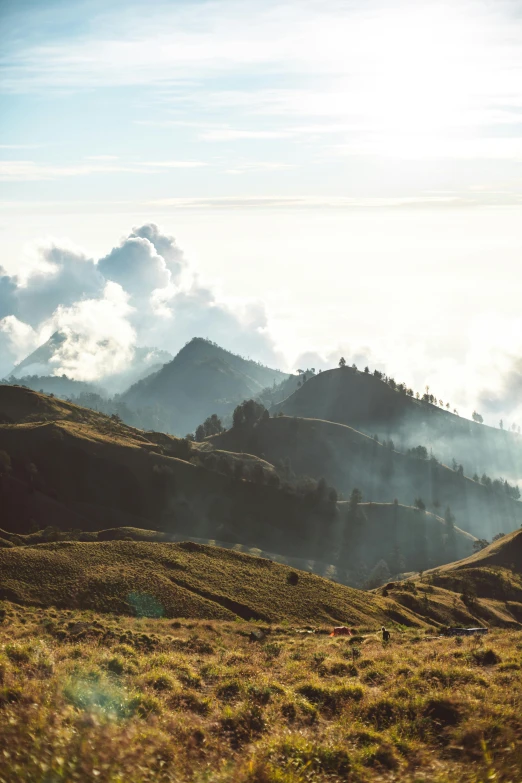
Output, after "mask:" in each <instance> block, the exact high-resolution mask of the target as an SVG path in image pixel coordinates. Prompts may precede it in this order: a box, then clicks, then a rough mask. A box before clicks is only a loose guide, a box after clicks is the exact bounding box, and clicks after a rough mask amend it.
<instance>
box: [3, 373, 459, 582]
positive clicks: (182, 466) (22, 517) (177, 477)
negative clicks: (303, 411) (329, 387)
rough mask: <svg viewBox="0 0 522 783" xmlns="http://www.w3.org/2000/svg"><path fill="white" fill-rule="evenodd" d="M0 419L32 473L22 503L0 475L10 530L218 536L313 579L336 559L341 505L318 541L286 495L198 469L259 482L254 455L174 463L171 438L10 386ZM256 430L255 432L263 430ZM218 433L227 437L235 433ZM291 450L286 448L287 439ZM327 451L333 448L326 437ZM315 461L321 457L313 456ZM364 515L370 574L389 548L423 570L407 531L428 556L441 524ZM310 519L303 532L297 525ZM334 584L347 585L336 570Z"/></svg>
mask: <svg viewBox="0 0 522 783" xmlns="http://www.w3.org/2000/svg"><path fill="white" fill-rule="evenodd" d="M0 416H3V418H4V420H9V421H18V422H20V423H18V424H7V425H3V426H0V450H1V449H4V450H6V451H7V452H8V453H9V454H10V455H11V457H12V459H13V461H14V463H16V462H17V461H18V462H19V463H24V464H25V463H28V462H30V463H32V464H34V465H35V466H36V468H37V473H36V477H35V478H34V480H32V485H31V487H30V491H27V488H26V492H25V494H23V492H22V490H23V487H22V485H21V484H20V482H18V484H17V482H16V481H15V480H14V479H9V478H6V477H5V476H4V478H3V479H2V482H3V484H4V485H6V486H7V484H9V493H8V494H7V495H6V493H5V492H4V501H3V502H4V514H5V516H4V520H3V522H2V526H3V527H4V528H5V529H9V530H11V532H16V533H27V532H29V530H30V528H31V525H32V523H33V522H36V523H37V524H39V525H40V527H46V526H47V525H55V526H57V527H60V528H62V529H68V528H70V527H76V528H78V529H82V530H100V529H104V528H109V527H116V526H118V527H122V526H130V527H136V528H153V529H159V528H161V529H162V530H164V531H165V532H167V533H169V534H170V535H177V536H179V535H190V536H191V537H195V538H200V539H218V540H222V541H229V542H231V543H234V544H235V543H238V544H243V545H245V546H247V547H258V548H260V549H264V550H266V551H269V552H277V553H279V554H281V555H283V556H285V557H292V558H301V559H302V558H305V559H313V560H314V561H320V563H321V565H320V566H319V569H320V573H324V572H325V571H324V569H323V567H322V565H323V564H324V563H326V564H328V563H334V562H335V558H336V557H337V554H336V552H337V553H338V551H339V546H340V545H341V543H342V536H343V532H342V526H343V524H344V518H345V516H346V510H345V507H344V506H343V504H342V503H340V504H339V505H338V512H337V515H336V518H335V519H332V520H331V521H330V522H329V532H328V534H326V528H325V525H324V522H323V520H321V519H320V518H319V517H317V520H316V519H315V517H314V516H313V514H314V513H315V512H314V511H313V509H310V508H308V507H304V506H303V504H302V501H300V499H298V498H297V497H296V496H295V495H292V494H291V493H288V492H286V491H284V490H281V489H279V488H277V487H273V486H267V485H266V484H257V483H254V482H252V481H243V480H234V479H232V478H231V477H230V475H223V474H222V473H221V472H219V464H218V465H217V470H218V472H216V470H215V469H214V470H211V469H206V468H205V464H206V462H207V460H208V459H209V458H210V457H211V456H212V457H213V459H214V462H216V461H217V462H218V463H219V459H220V458H221V456H226V457H227V459H228V460H229V462H230V465H229V468H230V466H232V468H230V471H229V473H230V472H233V462H234V460H240V461H241V462H242V464H243V465H244V466H245V468H246V469H248V468H249V466H252V465H255V464H258V465H260V466H262V467H263V470H264V472H265V476H268V475H269V474H270V473H271V472H273V468H272V466H271V464H270V463H268V462H266V461H265V460H262V459H260V458H259V457H256V456H252V455H251V454H236V453H230V452H223V451H222V450H219V449H218V450H217V451H215V452H214V453H213V454H210V453H209V452H208V449H209V448H211V444H210V443H208V442H207V443H204V444H201V445H199V444H195V445H193V446H192V453H193V455H196V457H197V459H196V462H195V463H194V461H193V462H192V463H191V462H187V461H186V459H179V458H178V457H177V456H176V455H181V454H182V445H183V444H182V442H181V441H180V440H179V439H176V438H173V437H171V436H168V435H165V434H161V433H149V432H147V433H145V432H142V431H139V430H136V429H133V428H131V427H127V426H125V425H121V424H117V423H114V422H111V421H110V419H108V418H107V417H105V416H103V415H101V414H98V413H96V412H94V411H90V410H86V409H84V408H80V407H78V406H76V405H73V404H71V403H66V402H63V401H60V400H56V399H52V398H49V397H46V396H44V395H39V394H37V393H34V392H31V391H29V390H25V389H20V388H15V387H9V386H4V387H0ZM292 421H293V420H289V419H281V420H279V419H278V420H269V421H268V422H267V423H266V429H267V431H269V432H270V431H272V430H273V429H274V428H281V427H287V428H290V429H291V430H292V431H293V429H294V426H293V424H292V423H291V422H292ZM304 424H305V425H306V424H307V423H306V422H305V423H304ZM319 424H321V423H319ZM325 424H326V423H325ZM299 425H300V429H299V432H301V423H299ZM314 426H315V425H314ZM326 426H329V427H331V428H333V429H334V430H338V429H340V430H342V431H343V432H344V431H347V432H348V433H353V435H354V437H355V438H363V440H364V441H365V442H366V441H368V443H369V444H370V446H371V448H373V447H374V446H373V441H370V440H369V439H364V436H360V435H359V433H355V431H353V430H350V429H349V428H346V427H337V426H336V425H326ZM321 427H322V425H321ZM259 431H260V432H264V431H265V427H264V426H263V428H260V430H259ZM305 431H306V430H305ZM226 435H227V438H230V437H231V436H232V435H233V433H227V434H226ZM294 440H295V439H294ZM289 442H293V441H292V439H291V438H289ZM296 442H297V443H299V442H300V441H299V440H298V439H297V441H296ZM327 442H328V443H330V442H334V443H335V439H333V441H331V440H328V441H327ZM212 444H213V445H217V446H220V445H222V444H221V442H220V440H219V439H217V440H216V439H212ZM232 445H234V444H232ZM184 456H185V458H186V456H187V455H186V454H185V455H184ZM319 456H324V454H323V452H320V454H319ZM198 460H199V461H200V463H201V464H197V462H198ZM4 489H5V487H4ZM15 490H16V491H15ZM6 497H7V500H6ZM365 509H366V510H365V514H366V516H367V525H365V526H364V527H363V528H362V534H363V536H362V539H361V541H360V542H359V544H360V545H361V547H362V548H361V552H360V556H361V557H362V556H364V557H365V558H366V555H367V556H368V557H367V562H368V563H369V564H370V567H371V566H372V565H373V563H374V562H376V561H377V560H379V559H380V558H385V559H389V556H390V553H391V552H392V549H393V547H394V545H395V543H398V544H399V545H400V547H401V549H402V550H403V554H404V556H405V557H406V566H407V569H408V570H410V569H416V568H420V567H428V565H427V564H426V565H421V564H419V563H417V560H416V553H415V543H416V537H417V536H416V535H411V533H412V531H416V532H417V533H418V534H419V535H421V534H422V530H421V529H420V527H421V525H420V523H422V525H426V527H427V538H428V545H429V547H428V548H429V550H430V551H432V552H435V551H436V547H437V545H440V543H441V540H442V525H441V522H440V519H438V518H436V517H434V516H432V515H429V514H426V515H420V514H417V513H416V512H414V511H413V510H412V509H410V508H405V507H398V508H396V507H393V508H392V507H391V506H379V505H376V504H372V506H366V507H365ZM397 512H399V516H398V518H397V519H395V516H396V514H397ZM310 514H312V517H310V525H309V528H308V529H306V535H305V534H304V531H305V528H304V527H303V522H304V520H306V518H307V516H310ZM390 515H391V518H390ZM412 525H415V527H413V528H412ZM314 531H315V532H316V535H315V538H314ZM432 539H433V541H432ZM456 540H457V545H458V546H457V549H456V550H455V552H454V554H453V555H452V556H451V559H453V558H454V557H455V556H457V557H458V556H466V555H467V554H469V552H470V548H471V541H470V539H469V537H466V536H464V535H463V534H460V533H458V532H457V536H456ZM379 547H380V548H379ZM352 549H353V547H352ZM366 550H368V551H366ZM352 559H353V558H352ZM446 559H448V556H447V555H446ZM341 561H343V563H341ZM341 561H340V563H341V564H342V565H343V569H344V568H347V569H348V570H350V569H353V568H354V565H353V564H352V565H348V564H347V563H344V556H343V558H341ZM437 562H439V563H440V562H444V553H439V554H437V556H436V557H435V559H433V560H432V564H436V563H437ZM332 573H333V572H332ZM337 578H338V579H339V580H340V581H347V582H348V583H350V582H352V583H353V579H351V578H350V577H349V575H347V574H345V572H344V570H343V572H342V573H338V574H337Z"/></svg>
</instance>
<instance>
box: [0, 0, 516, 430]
mask: <svg viewBox="0 0 522 783" xmlns="http://www.w3.org/2000/svg"><path fill="white" fill-rule="evenodd" d="M0 33H1V35H2V42H3V45H2V53H1V56H0V68H1V70H0V210H1V211H0V243H1V253H0V264H1V265H2V267H3V269H4V272H3V278H2V281H1V285H0V373H2V372H7V371H8V369H9V367H10V366H12V364H13V363H14V362H16V361H18V360H20V359H21V358H23V357H24V356H25V355H26V353H27V352H28V351H29V350H32V349H33V348H34V347H36V346H37V345H38V344H39V343H41V342H42V341H43V340H44V339H47V337H48V336H49V335H50V333H52V330H53V329H56V328H60V329H65V330H69V331H70V333H71V335H73V334H78V331H81V332H82V333H83V334H84V339H83V340H82V341H80V342H78V341H77V340H76V342H75V343H74V345H73V344H72V342H71V344H70V345H69V350H68V352H67V355H63V356H60V357H57V361H56V372H59V371H67V372H68V373H69V374H71V375H72V376H73V377H78V378H80V377H82V378H88V379H95V378H96V377H97V376H101V375H103V374H104V373H107V372H112V371H114V372H116V370H117V369H118V368H119V367H120V366H121V365H123V364H125V363H126V362H128V361H129V357H131V356H132V351H133V347H135V346H136V345H143V344H147V345H149V344H150V343H151V341H155V344H157V345H158V347H160V348H164V349H167V350H170V351H171V352H173V353H175V352H176V351H177V350H179V348H180V347H181V346H182V345H183V343H184V342H185V341H186V339H189V338H190V336H195V335H196V334H197V335H198V336H205V337H209V338H211V339H214V340H216V341H217V342H220V343H222V344H224V345H225V346H226V347H228V348H231V349H232V350H238V351H241V352H242V353H243V354H245V355H250V356H252V358H259V359H260V360H262V361H265V362H268V363H276V364H277V365H278V366H281V367H283V368H285V369H292V368H296V367H301V366H302V365H303V364H306V365H307V366H315V367H317V368H318V367H327V366H332V365H333V364H336V363H337V361H338V358H339V356H340V355H341V354H343V355H345V356H346V358H347V360H348V361H349V362H350V363H351V362H352V361H355V363H356V364H358V365H361V364H366V363H368V364H369V365H370V366H371V367H379V368H380V369H384V370H385V371H386V372H388V373H390V374H392V375H393V376H394V377H395V378H396V380H397V381H399V380H404V381H405V382H407V383H408V385H409V386H413V387H414V388H415V389H419V390H420V391H423V390H424V387H425V385H426V384H428V385H429V386H430V388H431V389H433V390H435V393H436V394H437V396H438V397H441V398H443V399H444V401H450V402H451V404H452V407H457V408H458V409H459V410H460V411H461V412H462V414H463V415H470V413H471V411H472V410H473V409H474V408H477V409H480V412H481V413H482V414H483V415H484V418H485V420H486V421H487V422H488V423H490V424H496V423H498V419H499V418H500V417H503V418H504V419H505V420H506V421H507V422H512V421H516V422H517V423H520V424H522V395H521V394H520V392H521V391H522V318H521V315H520V311H521V310H520V297H521V286H520V274H519V268H520V261H521V257H522V256H521V250H522V228H521V226H522V219H521V218H522V0H508V1H504V0H494V2H493V1H491V0H453V2H437V1H436V0H430V2H423V0H416V1H415V2H394V1H393V0H381V1H379V0H365V1H364V2H362V0H322V1H321V2H316V0H298V1H297V0H286V2H284V1H278V2H274V1H273V0H265V2H263V3H259V2H255V3H254V2H251V0H241V2H232V1H231V0H217V2H206V1H205V0H190V2H187V1H183V0H171V1H170V2H161V1H158V2H151V3H147V4H145V3H133V2H118V0H116V2H112V3H110V4H108V3H106V2H99V1H98V0H61V1H60V0H59V1H53V0H51V1H49V2H47V1H46V0H0ZM163 254H166V255H165V256H164V255H163ZM174 256H176V258H177V259H178V261H177V262H176V264H177V265H176V264H175V263H174V260H173V258H174ZM108 258H110V259H111V263H109V262H108V261H107V260H106V259H108ZM180 259H182V261H180ZM104 329H105V330H107V331H109V332H110V336H111V339H113V340H114V341H115V342H114V344H112V347H111V350H110V352H109V353H108V354H107V355H105V354H104V353H103V351H100V350H99V346H100V341H102V342H103V340H104V339H105V338H104ZM192 333H194V334H192ZM71 340H72V338H71ZM81 351H83V361H82V356H81V355H80V352H81ZM82 365H83V366H82Z"/></svg>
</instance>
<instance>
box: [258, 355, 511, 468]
mask: <svg viewBox="0 0 522 783" xmlns="http://www.w3.org/2000/svg"><path fill="white" fill-rule="evenodd" d="M408 391H411V390H408V389H407V387H406V386H405V385H404V384H401V385H400V386H399V385H397V384H395V382H394V381H393V387H392V386H390V385H389V383H386V382H385V381H384V380H383V379H380V378H378V377H376V376H375V375H373V374H371V373H369V372H368V373H366V372H360V371H358V370H355V369H352V368H349V367H343V368H338V369H335V370H328V371H327V372H323V373H320V374H318V375H315V376H312V377H310V378H309V379H308V380H307V381H306V382H305V383H303V384H302V385H301V386H300V387H299V388H298V389H297V390H296V391H295V392H294V393H293V394H291V395H290V396H289V397H288V398H287V399H285V400H283V401H282V402H279V403H276V404H275V405H273V406H272V409H271V413H272V415H276V414H277V413H279V412H280V411H283V412H284V413H285V414H286V415H288V416H300V417H304V418H313V419H323V420H327V421H333V422H338V423H340V424H347V425H349V426H350V427H353V428H355V429H356V430H359V431H361V432H365V433H367V434H369V435H370V436H373V435H374V434H377V435H378V436H379V439H380V440H383V439H387V438H392V439H393V440H394V442H395V444H396V446H397V448H399V449H400V451H406V450H407V448H414V447H416V446H418V445H422V446H425V447H426V448H427V449H428V451H429V450H430V449H432V450H433V453H434V455H435V456H436V457H437V458H439V459H441V460H442V461H443V462H446V463H447V464H450V463H451V461H452V459H453V458H455V459H456V460H457V462H459V463H462V464H463V465H464V469H465V473H466V475H468V476H472V475H473V474H474V473H475V472H476V473H478V475H482V473H483V472H486V473H487V474H490V475H492V476H499V475H502V476H504V477H507V478H508V479H509V480H510V481H515V482H516V481H518V478H519V477H520V476H521V475H522V436H520V435H518V434H515V433H513V432H508V431H506V430H500V429H495V428H493V427H489V426H486V425H485V424H478V423H476V422H474V421H470V420H468V419H465V418H462V417H460V416H458V415H455V414H454V413H451V412H450V411H449V410H447V409H445V408H443V407H439V406H438V405H437V404H436V401H435V404H432V403H430V402H429V401H426V400H423V399H422V398H421V399H417V398H416V397H415V396H412V395H410V394H408Z"/></svg>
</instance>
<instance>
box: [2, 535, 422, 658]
mask: <svg viewBox="0 0 522 783" xmlns="http://www.w3.org/2000/svg"><path fill="white" fill-rule="evenodd" d="M293 573H294V574H295V572H293V571H292V569H290V568H289V567H288V566H284V565H280V564H279V563H274V562H272V561H270V560H265V559H261V558H257V557H253V556H251V555H246V554H242V553H239V552H235V551H233V550H229V549H221V548H219V547H211V546H204V545H201V544H195V543H191V542H185V543H179V544H173V543H151V542H139V541H136V542H135V541H101V542H78V541H62V542H55V543H49V544H39V545H36V546H17V547H13V548H5V549H0V574H1V578H0V598H5V599H9V600H12V601H16V602H17V603H21V604H37V605H38V604H39V605H42V606H50V605H54V606H58V607H61V608H76V609H94V610H97V611H101V612H113V613H121V614H132V615H138V616H139V615H146V616H152V617H161V616H166V617H171V618H175V617H187V618H188V617H195V618H200V619H205V618H208V619H222V620H227V619H229V620H234V619H237V618H239V619H245V620H251V619H253V620H259V621H262V622H263V621H264V622H282V621H284V620H286V621H288V622H294V623H295V622H299V623H311V622H313V623H317V622H326V623H329V624H334V625H338V624H339V623H349V624H361V623H368V622H374V623H376V624H377V623H379V624H380V623H383V622H384V623H388V622H389V621H390V619H396V620H397V622H400V623H403V624H405V625H417V626H419V627H424V626H425V625H426V623H425V622H424V620H423V618H421V617H418V616H416V615H413V614H412V613H411V611H410V610H409V609H408V608H407V607H402V606H401V605H400V604H399V603H396V602H394V601H393V600H392V599H390V598H383V597H382V596H380V595H376V594H372V593H365V592H362V591H359V590H354V589H352V588H349V587H346V586H345V585H340V584H336V583H334V582H331V581H329V580H327V579H323V578H322V577H319V576H316V575H314V574H309V573H305V572H299V574H298V579H297V582H296V583H294V582H295V580H290V581H289V576H290V575H291V574H293ZM269 649H271V650H272V653H271V654H272V656H273V657H276V656H277V652H278V648H277V647H273V648H270V647H269Z"/></svg>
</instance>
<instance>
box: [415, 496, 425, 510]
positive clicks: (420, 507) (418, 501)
mask: <svg viewBox="0 0 522 783" xmlns="http://www.w3.org/2000/svg"><path fill="white" fill-rule="evenodd" d="M413 505H414V506H415V508H417V509H418V510H419V511H426V504H425V502H424V501H423V499H422V498H415V501H414V504H413Z"/></svg>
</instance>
